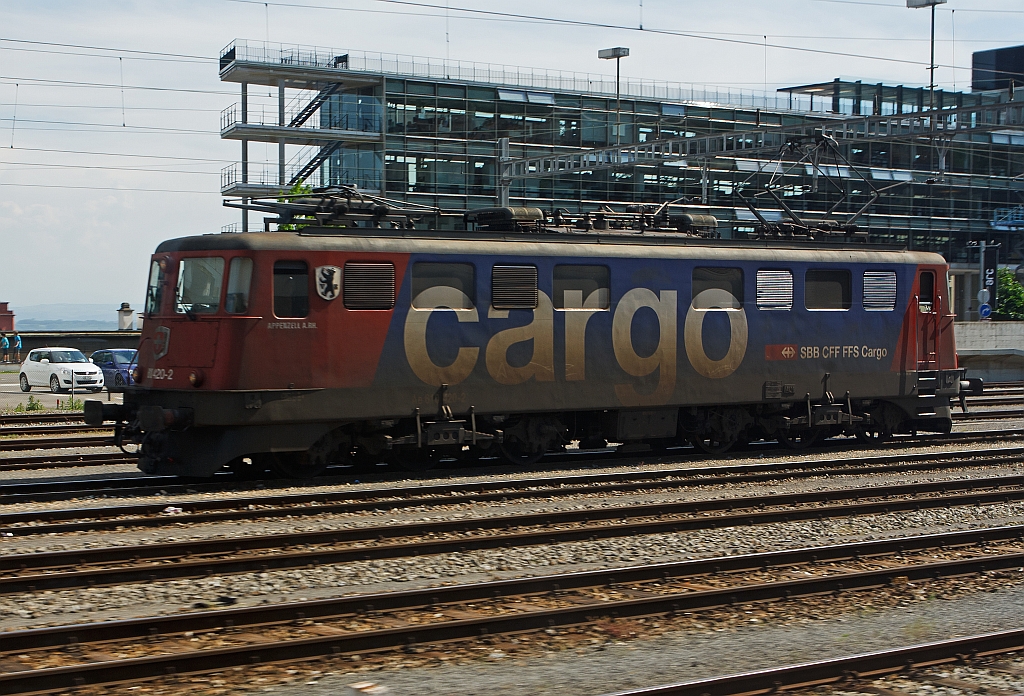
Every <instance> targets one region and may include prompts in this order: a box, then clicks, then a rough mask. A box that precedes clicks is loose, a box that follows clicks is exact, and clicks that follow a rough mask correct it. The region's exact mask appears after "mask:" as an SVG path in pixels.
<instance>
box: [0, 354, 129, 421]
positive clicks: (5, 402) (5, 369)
mask: <svg viewBox="0 0 1024 696" xmlns="http://www.w3.org/2000/svg"><path fill="white" fill-rule="evenodd" d="M30 394H31V395H32V396H34V397H35V398H36V399H38V400H39V401H40V402H41V403H42V404H43V407H44V408H47V409H55V408H57V401H60V402H61V403H64V402H65V401H67V400H68V399H70V398H71V394H51V393H50V390H49V389H47V388H45V387H33V388H32V391H31V392H30ZM28 397H29V394H25V393H24V392H22V391H21V387H19V386H18V366H17V365H0V411H13V410H14V409H15V408H17V406H18V404H22V405H24V404H27V403H28ZM75 398H76V399H102V400H103V401H107V400H108V399H109V400H110V401H112V402H116V403H121V401H122V396H121V394H107V392H106V391H102V392H100V393H99V394H93V393H91V392H85V393H84V394H80V393H79V392H75Z"/></svg>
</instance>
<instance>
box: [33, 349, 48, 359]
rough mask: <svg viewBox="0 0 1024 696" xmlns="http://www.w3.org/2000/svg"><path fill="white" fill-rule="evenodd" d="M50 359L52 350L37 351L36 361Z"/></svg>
mask: <svg viewBox="0 0 1024 696" xmlns="http://www.w3.org/2000/svg"><path fill="white" fill-rule="evenodd" d="M49 359H50V351H48V350H41V351H39V352H38V353H36V362H41V361H43V360H49Z"/></svg>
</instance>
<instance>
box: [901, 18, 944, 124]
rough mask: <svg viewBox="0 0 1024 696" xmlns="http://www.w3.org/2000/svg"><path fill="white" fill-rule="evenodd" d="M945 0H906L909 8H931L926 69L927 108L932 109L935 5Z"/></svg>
mask: <svg viewBox="0 0 1024 696" xmlns="http://www.w3.org/2000/svg"><path fill="white" fill-rule="evenodd" d="M945 4H946V0H907V7H910V8H914V9H917V8H921V7H930V8H932V57H931V61H930V62H929V63H928V71H929V73H930V75H931V77H930V79H929V84H928V110H929V111H932V110H934V109H935V6H936V5H945Z"/></svg>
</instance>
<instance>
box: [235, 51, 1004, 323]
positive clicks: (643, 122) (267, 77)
mask: <svg viewBox="0 0 1024 696" xmlns="http://www.w3.org/2000/svg"><path fill="white" fill-rule="evenodd" d="M220 66H221V78H222V80H224V81H229V82H235V83H240V84H241V92H240V96H241V101H240V102H239V103H238V104H235V105H233V106H231V107H228V108H227V109H225V111H224V113H223V114H222V122H221V126H222V136H223V137H225V138H231V139H236V140H240V141H241V142H242V158H241V161H240V162H239V163H238V164H236V165H232V166H231V167H228V168H227V169H226V170H225V171H224V174H223V178H222V193H223V194H224V195H225V196H229V197H239V198H242V197H248V196H260V195H274V194H276V193H278V192H279V191H281V190H288V189H290V188H292V187H293V186H295V185H296V184H302V183H304V184H306V185H311V186H328V185H332V184H354V185H357V186H358V187H359V188H361V189H364V190H366V191H368V192H373V193H375V194H379V195H384V196H387V197H389V198H397V199H402V200H406V201H410V202H417V203H423V204H428V205H434V206H439V207H442V208H447V209H462V208H473V207H486V206H494V205H497V203H498V201H499V196H500V185H501V181H500V178H501V172H502V161H503V158H510V159H517V158H525V157H540V156H544V155H548V154H556V153H572V152H580V153H583V152H586V151H589V150H592V149H595V148H607V147H609V146H615V145H621V146H626V145H630V144H638V143H647V142H652V141H662V140H665V139H686V138H699V137H702V136H709V135H716V134H735V133H742V132H744V131H764V130H769V131H770V130H772V129H784V128H787V127H792V126H804V125H808V124H823V125H829V124H834V123H838V122H840V121H844V120H846V121H849V120H850V119H854V118H857V117H869V116H871V115H889V116H892V117H893V118H897V119H898V118H900V117H910V116H912V115H914V114H917V113H920V112H922V111H925V110H927V109H928V105H929V104H934V105H935V107H936V108H938V109H942V110H951V111H949V113H954V111H952V110H957V109H963V108H965V107H983V106H986V105H998V104H1001V103H1005V102H1007V101H1008V100H1010V99H1012V97H1013V93H1012V90H1002V91H990V92H972V93H963V92H957V93H950V92H944V91H941V90H939V91H936V93H935V94H929V93H928V92H927V90H925V89H922V88H911V87H903V86H900V85H883V84H867V83H865V84H862V83H860V82H849V81H842V80H833V81H831V82H823V83H820V84H813V85H803V86H795V87H791V88H787V89H784V90H780V91H778V92H777V93H775V94H769V95H765V94H761V93H755V92H750V91H739V90H724V89H723V90H718V89H715V88H707V87H700V86H695V85H687V84H682V83H667V82H656V81H650V80H637V79H631V78H625V77H624V78H622V80H621V82H620V85H619V87H620V92H621V98H620V99H619V100H618V101H617V100H616V98H615V93H616V84H615V78H614V77H609V76H605V75H586V74H579V73H566V72H561V71H552V70H540V69H531V68H517V67H509V66H495V65H487V64H479V63H465V62H454V61H443V60H434V59H425V58H416V57H409V56H395V55H387V54H379V53H356V52H351V51H348V52H345V51H337V50H331V49H323V48H314V47H303V46H282V45H277V44H273V45H272V44H266V43H263V42H252V41H243V40H236V41H234V42H232V43H231V44H230V45H229V46H227V47H226V48H225V49H224V51H223V52H222V56H221V62H220ZM1018 92H1019V90H1018ZM972 118H973V117H972ZM963 125H964V124H962V123H961V126H963ZM967 125H969V126H971V127H970V128H966V129H965V130H964V132H957V133H955V134H951V135H950V136H949V137H942V138H935V137H907V138H874V139H872V138H862V139H861V140H850V141H846V140H838V145H839V149H840V152H841V154H842V157H835V156H834V155H832V154H828V153H823V154H822V155H821V156H820V158H819V160H818V162H817V164H818V166H817V167H815V166H813V165H812V164H811V162H810V161H804V162H799V163H795V162H792V161H791V160H794V159H796V157H795V155H792V154H790V155H787V156H786V157H785V158H784V159H785V160H790V161H789V162H787V163H784V164H782V165H779V164H777V162H778V158H777V153H764V152H761V153H759V154H758V155H756V156H749V155H746V154H744V153H742V152H718V153H715V154H714V155H713V156H707V157H701V158H694V159H688V158H684V159H676V160H663V161H658V162H645V163H643V164H639V163H638V164H632V165H631V164H624V165H623V166H620V167H615V168H605V169H594V170H593V171H586V170H583V171H574V172H570V173H560V174H552V175H547V176H532V177H530V178H524V179H518V180H512V181H510V182H508V195H509V203H510V204H511V205H531V206H537V207H541V208H545V209H549V210H550V209H553V208H565V209H568V210H571V211H577V210H594V209H596V208H598V207H600V206H602V205H609V204H610V205H615V204H622V203H627V202H628V203H639V202H649V203H661V202H665V201H678V202H679V203H680V204H685V205H687V206H691V207H692V208H693V211H694V212H702V213H710V214H713V215H715V216H716V217H717V218H718V219H719V226H720V230H722V233H723V235H724V236H730V235H735V234H740V233H743V232H745V231H747V230H749V229H752V222H753V220H754V216H753V214H752V213H751V212H750V211H749V210H748V209H747V208H746V207H745V206H744V204H743V202H742V200H741V199H740V197H739V195H743V196H745V197H746V198H748V199H749V198H753V197H754V196H755V194H757V193H758V192H760V191H763V190H764V187H765V185H767V184H769V183H771V184H772V185H773V186H774V187H775V188H776V190H777V191H778V192H780V194H781V196H782V197H783V199H784V200H785V202H786V204H787V205H788V206H789V207H790V208H791V209H792V210H794V211H796V212H797V213H798V214H803V213H807V214H808V215H809V216H810V217H814V215H815V214H818V215H821V214H822V213H823V212H824V211H826V210H828V209H829V208H831V207H832V206H833V205H835V204H836V203H837V201H841V202H840V203H839V206H838V208H837V210H836V213H835V215H837V216H839V217H840V219H841V218H842V215H843V214H846V213H849V214H852V213H853V212H854V211H856V210H858V209H860V208H861V207H862V206H863V205H864V204H865V203H866V202H868V201H869V200H870V197H871V194H872V188H874V189H881V188H884V187H889V188H888V190H887V191H885V192H884V193H883V194H882V195H881V196H880V197H879V198H878V200H877V202H875V203H874V204H873V205H872V206H871V207H870V209H869V210H868V212H867V213H866V214H865V215H864V216H863V217H862V218H861V219H860V220H859V223H860V224H862V225H863V226H864V227H866V228H867V229H869V231H870V233H871V236H872V239H873V240H874V241H879V242H892V243H897V244H902V245H907V246H910V247H912V248H915V249H929V250H935V251H938V252H941V253H943V254H944V255H945V256H946V258H947V259H948V260H949V261H950V262H952V263H954V264H956V265H957V266H961V265H963V267H964V268H965V269H966V268H967V265H968V264H971V263H973V262H974V259H976V257H977V252H976V251H974V250H973V247H972V246H971V243H972V242H976V241H978V240H982V239H984V240H985V241H986V242H997V243H1000V244H1001V245H1002V247H1001V248H1002V250H1003V251H1002V254H1003V256H1002V258H1003V260H1004V261H1006V262H1010V263H1018V262H1020V261H1021V255H1022V254H1024V127H1021V126H1020V124H1019V123H1016V124H1015V123H1006V124H1001V123H992V124H988V125H985V124H978V123H971V124H967ZM982 126H984V127H982ZM503 139H507V150H503V144H505V143H504V142H503ZM258 143H264V144H265V146H264V147H265V150H264V153H265V154H264V156H263V158H262V159H263V161H260V162H256V161H255V160H256V158H254V157H250V155H251V154H254V153H257V152H259V151H260V148H259V146H258V145H257V144H258ZM274 145H276V148H275V147H273V146H274ZM865 179H866V181H865ZM896 184H901V185H896ZM738 194H739V195H738ZM757 200H758V205H759V207H760V208H761V209H762V211H763V215H764V216H765V217H766V218H768V219H769V220H780V219H782V218H783V211H782V210H781V209H779V206H777V205H772V204H770V201H771V199H765V198H764V197H763V196H761V197H759V198H758V199H757ZM246 227H247V228H248V229H252V228H253V227H258V228H260V229H261V228H262V226H260V225H252V224H249V223H247V225H246ZM972 253H973V254H974V256H973V258H972ZM968 290H969V289H968ZM968 290H965V291H964V293H965V292H968ZM964 293H958V294H964ZM965 297H966V295H965ZM964 311H965V312H969V311H970V307H969V306H967V305H965V306H964Z"/></svg>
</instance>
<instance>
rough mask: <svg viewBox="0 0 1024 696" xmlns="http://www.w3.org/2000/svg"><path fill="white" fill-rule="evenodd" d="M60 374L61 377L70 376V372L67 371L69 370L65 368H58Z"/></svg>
mask: <svg viewBox="0 0 1024 696" xmlns="http://www.w3.org/2000/svg"><path fill="white" fill-rule="evenodd" d="M60 373H61V374H62V375H70V374H71V370H69V369H68V368H66V367H62V368H60Z"/></svg>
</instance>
